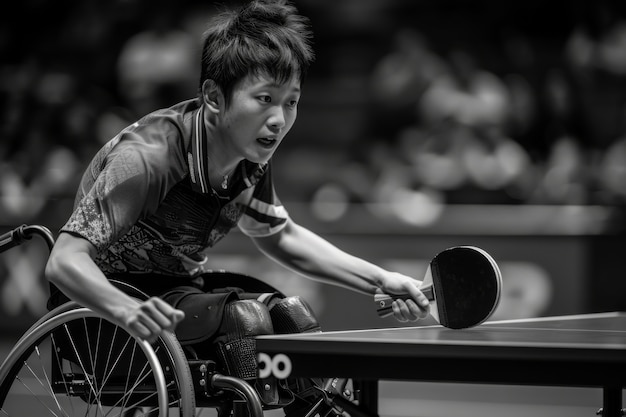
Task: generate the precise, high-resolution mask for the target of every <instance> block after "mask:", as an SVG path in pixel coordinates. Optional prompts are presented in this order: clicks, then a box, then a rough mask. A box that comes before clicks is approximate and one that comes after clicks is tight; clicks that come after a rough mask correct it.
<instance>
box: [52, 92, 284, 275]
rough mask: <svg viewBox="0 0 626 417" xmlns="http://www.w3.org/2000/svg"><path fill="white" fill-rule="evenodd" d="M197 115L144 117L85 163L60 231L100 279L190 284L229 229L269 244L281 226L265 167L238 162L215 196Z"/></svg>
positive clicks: (179, 110) (187, 108)
mask: <svg viewBox="0 0 626 417" xmlns="http://www.w3.org/2000/svg"><path fill="white" fill-rule="evenodd" d="M202 112H203V110H202V107H201V106H199V102H198V101H197V100H189V101H185V102H182V103H179V104H177V105H175V106H173V107H170V108H168V109H164V110H159V111H156V112H154V113H151V114H149V115H147V116H145V117H144V118H142V119H141V120H139V121H138V122H136V123H135V124H133V125H131V126H129V127H127V128H126V129H124V130H123V131H122V132H120V134H119V135H117V136H116V137H115V138H113V139H112V140H111V141H109V142H108V143H107V144H106V145H104V146H103V147H102V148H101V149H100V151H99V152H98V153H97V154H96V156H95V157H94V159H93V160H92V161H91V163H90V164H89V167H88V168H87V170H86V171H85V173H84V175H83V177H82V180H81V184H80V187H79V190H78V192H77V195H76V200H75V203H74V211H73V213H72V215H71V216H70V218H69V220H68V221H67V223H66V224H65V225H64V226H63V227H62V229H61V231H63V232H68V233H72V234H75V235H78V236H81V237H83V238H85V239H87V240H88V241H89V242H91V243H92V244H93V245H94V246H95V247H96V248H97V249H98V255H97V258H96V263H97V265H98V266H99V267H100V268H101V269H102V271H103V272H104V273H105V274H110V273H124V272H131V273H132V272H137V273H143V272H151V273H160V274H167V275H176V276H186V277H189V276H190V275H191V276H193V275H196V274H199V273H202V272H203V269H202V266H203V264H204V263H205V262H206V259H207V258H206V254H205V252H204V251H205V250H206V249H207V248H210V247H212V246H213V245H215V244H216V243H217V242H218V241H219V240H220V239H221V238H222V237H224V236H225V235H226V234H227V233H228V232H229V231H230V230H231V229H232V228H233V227H234V226H236V225H237V226H238V227H239V228H240V229H241V231H242V232H243V233H245V234H247V235H249V236H267V235H271V234H273V233H276V232H278V231H280V230H281V229H282V228H283V227H284V225H285V224H286V222H287V218H288V214H287V212H286V210H285V208H284V207H283V206H282V205H281V203H280V200H279V199H278V197H277V195H276V193H275V191H274V186H273V182H272V176H271V164H270V163H268V164H255V163H252V162H249V161H246V160H244V161H242V162H240V163H239V165H238V166H237V168H236V170H235V172H234V173H233V175H232V176H231V178H230V179H229V185H228V190H227V193H228V195H227V196H223V195H220V194H218V193H216V192H215V191H214V190H213V188H212V187H211V185H210V184H209V180H208V178H209V176H208V173H209V159H208V157H207V151H206V135H207V133H206V131H205V129H204V124H203V115H202Z"/></svg>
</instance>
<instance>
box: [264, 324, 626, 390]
mask: <svg viewBox="0 0 626 417" xmlns="http://www.w3.org/2000/svg"><path fill="white" fill-rule="evenodd" d="M257 351H258V352H263V353H266V354H268V355H270V356H275V355H277V354H284V355H286V356H287V357H288V358H289V360H290V362H291V363H292V373H293V375H301V376H333V375H334V376H338V377H344V376H345V377H355V378H357V377H358V378H369V379H400V380H406V379H411V380H422V381H429V380H431V381H451V382H485V383H493V382H496V383H512V384H517V383H520V384H540V385H544V384H545V385H565V386H608V385H611V386H616V385H617V386H624V385H626V313H623V312H610V313H595V314H582V315H571V316H558V317H545V318H534V319H524V320H507V321H493V322H486V323H483V324H482V325H480V326H477V327H474V328H471V329H463V330H452V329H447V328H444V327H442V326H423V327H419V326H416V327H398V328H384V329H369V330H348V331H332V332H322V333H309V334H296V335H272V336H262V337H259V338H258V339H257Z"/></svg>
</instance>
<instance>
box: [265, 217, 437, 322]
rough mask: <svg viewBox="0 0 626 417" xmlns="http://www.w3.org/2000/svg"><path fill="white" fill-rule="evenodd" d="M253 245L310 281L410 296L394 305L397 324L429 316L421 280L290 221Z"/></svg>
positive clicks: (354, 289)
mask: <svg viewBox="0 0 626 417" xmlns="http://www.w3.org/2000/svg"><path fill="white" fill-rule="evenodd" d="M254 242H255V244H256V245H257V247H258V248H259V249H260V250H261V251H262V252H263V253H265V254H266V255H267V256H268V257H270V258H272V259H274V260H275V261H277V262H278V263H280V264H282V265H283V266H285V267H287V268H289V269H291V270H293V271H296V272H298V273H300V274H302V275H304V276H306V277H309V278H312V279H316V280H320V281H323V282H326V283H330V284H334V285H338V286H342V287H345V288H348V289H351V290H353V291H357V292H361V293H364V294H371V295H373V294H375V293H376V292H385V293H389V294H402V293H408V294H411V296H412V297H411V298H412V300H408V301H406V302H405V301H401V300H398V301H397V302H394V305H393V310H394V315H395V317H396V318H397V319H398V320H400V321H406V320H417V319H419V318H424V317H425V316H426V315H427V314H428V300H427V299H426V297H425V296H424V295H423V294H422V293H421V292H420V291H419V289H418V286H419V284H420V281H417V280H415V279H413V278H411V277H408V276H405V275H402V274H399V273H396V272H390V271H387V270H385V269H383V268H381V267H379V266H377V265H374V264H372V263H370V262H368V261H366V260H364V259H361V258H358V257H356V256H353V255H351V254H349V253H346V252H345V251H343V250H341V249H339V248H338V247H336V246H334V245H333V244H331V243H330V242H328V241H327V240H325V239H323V238H322V237H320V236H319V235H317V234H315V233H313V232H311V231H310V230H308V229H306V228H304V227H302V226H300V225H298V224H296V223H294V222H293V221H292V220H288V222H287V225H286V226H285V228H283V229H282V230H281V231H280V232H279V233H276V234H274V235H270V236H267V237H257V238H254Z"/></svg>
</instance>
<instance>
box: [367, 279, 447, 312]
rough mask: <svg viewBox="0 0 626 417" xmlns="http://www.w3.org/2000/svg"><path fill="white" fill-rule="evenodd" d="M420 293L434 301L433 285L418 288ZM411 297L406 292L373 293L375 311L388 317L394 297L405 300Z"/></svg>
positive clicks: (391, 310)
mask: <svg viewBox="0 0 626 417" xmlns="http://www.w3.org/2000/svg"><path fill="white" fill-rule="evenodd" d="M420 291H421V292H422V294H424V295H425V296H426V298H427V299H428V301H435V294H434V292H433V287H432V286H431V287H426V288H420ZM409 298H411V297H410V296H409V295H408V294H394V295H388V294H376V295H374V302H375V303H376V312H377V313H378V316H380V317H388V316H390V315H392V314H393V309H392V308H391V304H392V303H393V301H394V300H396V299H403V300H407V299H409Z"/></svg>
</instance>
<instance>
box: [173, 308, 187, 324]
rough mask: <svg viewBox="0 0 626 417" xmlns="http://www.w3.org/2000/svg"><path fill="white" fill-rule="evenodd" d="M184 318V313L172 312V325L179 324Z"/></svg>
mask: <svg viewBox="0 0 626 417" xmlns="http://www.w3.org/2000/svg"><path fill="white" fill-rule="evenodd" d="M184 318H185V312H184V311H182V310H174V313H173V314H172V320H173V321H174V323H180V322H181V321H182V320H183V319H184Z"/></svg>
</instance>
